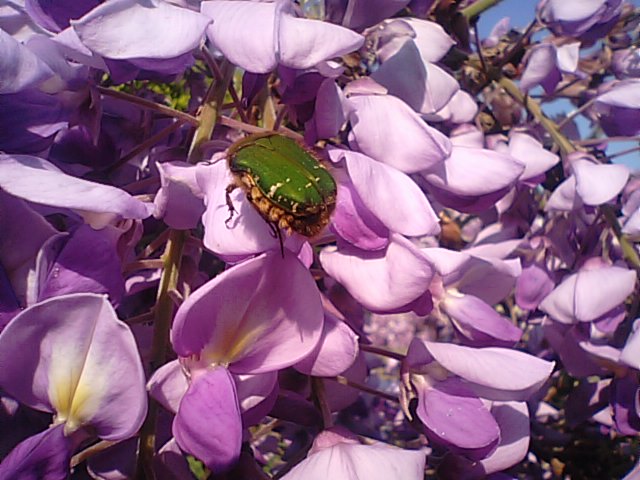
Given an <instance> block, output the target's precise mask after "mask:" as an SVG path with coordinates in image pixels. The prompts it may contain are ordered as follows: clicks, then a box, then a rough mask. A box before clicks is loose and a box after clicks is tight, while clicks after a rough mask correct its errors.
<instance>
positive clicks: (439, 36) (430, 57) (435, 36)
mask: <svg viewBox="0 0 640 480" xmlns="http://www.w3.org/2000/svg"><path fill="white" fill-rule="evenodd" d="M400 21H402V22H405V23H408V24H409V25H410V26H411V28H412V29H413V31H414V32H415V37H414V40H413V41H414V42H415V43H416V46H417V47H418V50H419V51H420V55H422V58H423V59H424V60H426V61H428V62H438V61H440V60H441V59H442V57H444V56H445V55H446V54H447V52H448V51H449V50H450V49H451V47H452V46H453V45H455V43H456V42H455V41H454V40H453V39H452V38H451V37H450V36H449V35H447V32H445V30H444V28H442V27H441V26H440V25H439V24H437V23H435V22H429V21H427V20H422V19H419V18H415V17H404V18H402V19H401V20H400Z"/></svg>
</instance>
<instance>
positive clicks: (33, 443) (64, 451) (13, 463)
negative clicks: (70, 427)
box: [0, 425, 73, 480]
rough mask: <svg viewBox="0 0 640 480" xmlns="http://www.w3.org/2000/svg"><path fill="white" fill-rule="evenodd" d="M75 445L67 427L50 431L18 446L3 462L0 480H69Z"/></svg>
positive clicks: (0, 464)
mask: <svg viewBox="0 0 640 480" xmlns="http://www.w3.org/2000/svg"><path fill="white" fill-rule="evenodd" d="M72 453H73V442H72V439H71V438H70V437H67V436H65V434H64V425H57V426H55V427H52V428H49V429H47V430H45V431H44V432H42V433H39V434H38V435H34V436H32V437H29V438H27V439H26V440H24V441H23V442H21V443H19V444H18V445H17V446H16V447H15V448H14V449H13V450H11V452H10V453H9V455H7V456H6V457H5V458H3V460H2V463H0V478H6V479H10V478H11V479H13V478H15V479H25V480H29V479H33V480H35V479H38V480H64V479H66V478H69V473H70V468H69V462H70V461H71V454H72Z"/></svg>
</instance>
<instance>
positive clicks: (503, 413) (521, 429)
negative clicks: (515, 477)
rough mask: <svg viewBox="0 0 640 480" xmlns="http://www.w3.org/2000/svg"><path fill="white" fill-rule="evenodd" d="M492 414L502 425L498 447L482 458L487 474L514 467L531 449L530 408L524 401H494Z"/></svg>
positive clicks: (481, 463)
mask: <svg viewBox="0 0 640 480" xmlns="http://www.w3.org/2000/svg"><path fill="white" fill-rule="evenodd" d="M491 415H493V418H495V420H496V422H498V426H499V427H500V443H499V444H498V448H497V449H496V450H495V452H493V453H492V454H491V455H489V456H488V457H487V458H483V459H482V460H480V462H479V463H480V465H482V468H483V470H484V473H485V474H486V475H490V474H492V473H495V472H500V471H502V470H506V469H507V468H509V467H512V466H513V465H515V464H516V463H518V462H519V461H521V460H522V459H524V457H525V456H526V455H527V452H528V451H529V435H530V432H529V408H528V407H527V404H526V403H524V402H494V403H493V405H492V406H491Z"/></svg>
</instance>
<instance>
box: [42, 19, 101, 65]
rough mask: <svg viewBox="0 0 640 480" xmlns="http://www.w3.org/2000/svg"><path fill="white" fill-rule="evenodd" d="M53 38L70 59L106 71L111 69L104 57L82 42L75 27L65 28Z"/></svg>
mask: <svg viewBox="0 0 640 480" xmlns="http://www.w3.org/2000/svg"><path fill="white" fill-rule="evenodd" d="M52 40H53V41H54V42H56V43H58V44H59V45H60V49H61V51H62V52H63V53H64V55H65V56H66V57H67V58H69V59H70V60H73V61H75V62H78V63H80V64H82V65H87V66H89V67H93V68H97V69H98V70H103V71H105V72H106V71H108V70H109V69H108V67H107V65H106V63H105V61H104V59H103V58H102V57H101V56H100V55H98V54H96V53H94V52H92V51H91V50H89V49H88V48H87V47H86V46H85V44H84V43H82V41H81V40H80V38H78V34H77V33H76V31H75V30H74V29H73V27H67V28H65V29H64V30H62V31H61V32H60V33H58V34H56V35H55V36H54V37H52Z"/></svg>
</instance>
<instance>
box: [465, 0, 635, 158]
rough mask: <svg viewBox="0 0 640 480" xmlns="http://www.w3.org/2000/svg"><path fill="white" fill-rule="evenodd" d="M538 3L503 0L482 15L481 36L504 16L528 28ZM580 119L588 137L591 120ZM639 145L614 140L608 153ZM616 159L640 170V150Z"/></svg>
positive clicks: (552, 108)
mask: <svg viewBox="0 0 640 480" xmlns="http://www.w3.org/2000/svg"><path fill="white" fill-rule="evenodd" d="M627 1H629V0H627ZM629 3H632V4H633V5H635V6H638V7H640V0H631V1H630V2H629ZM537 4H538V2H537V0H503V1H502V2H501V3H499V4H497V5H495V6H494V7H492V8H491V9H490V10H487V11H486V12H484V13H483V14H482V15H481V17H480V20H479V23H478V30H479V32H480V37H481V38H484V37H486V36H487V35H488V34H489V32H490V31H491V29H492V28H493V26H494V25H495V24H496V23H497V22H498V20H500V19H501V18H503V17H509V18H510V19H511V26H512V27H515V28H518V29H520V30H522V29H524V28H526V26H527V25H528V24H529V22H530V21H531V20H532V19H533V18H534V15H535V8H536V5H537ZM543 109H544V111H545V112H546V113H547V114H549V115H555V114H558V113H560V112H570V111H572V110H574V109H575V107H574V106H573V105H572V104H571V103H570V102H569V101H567V100H559V101H556V102H553V103H551V104H545V105H544V106H543ZM578 119H579V120H578V121H577V123H578V128H579V130H580V132H581V134H582V135H583V136H584V137H587V136H588V134H589V132H590V130H591V124H590V122H589V121H588V120H587V119H585V118H584V117H581V116H579V117H578ZM637 145H638V144H637V142H636V143H634V142H615V143H614V142H612V143H610V145H609V146H608V148H607V153H608V154H612V153H615V152H620V151H622V150H626V149H628V148H632V147H634V146H637ZM615 161H619V162H621V163H624V164H626V165H628V166H629V167H631V168H632V169H634V170H637V171H640V152H637V151H636V152H633V153H630V154H627V155H624V156H620V157H617V158H616V160H615Z"/></svg>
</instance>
